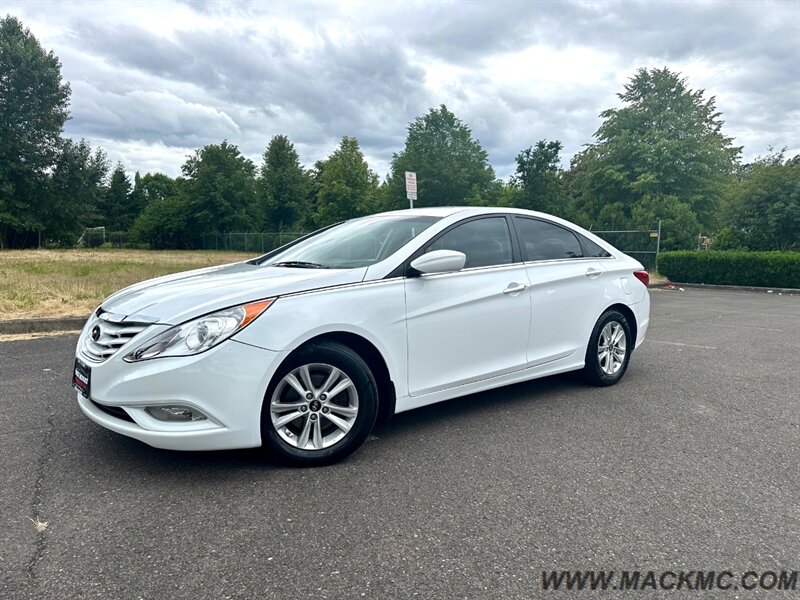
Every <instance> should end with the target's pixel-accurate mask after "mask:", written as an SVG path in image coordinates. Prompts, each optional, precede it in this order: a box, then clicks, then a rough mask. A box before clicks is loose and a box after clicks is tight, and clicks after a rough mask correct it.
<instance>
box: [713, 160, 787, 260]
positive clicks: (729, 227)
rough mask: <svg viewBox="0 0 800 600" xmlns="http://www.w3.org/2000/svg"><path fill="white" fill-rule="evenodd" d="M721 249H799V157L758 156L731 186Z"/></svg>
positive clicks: (717, 245)
mask: <svg viewBox="0 0 800 600" xmlns="http://www.w3.org/2000/svg"><path fill="white" fill-rule="evenodd" d="M724 213H725V216H726V220H727V223H726V227H725V228H724V229H723V231H722V232H721V235H720V236H719V238H720V239H718V240H715V242H718V243H717V244H715V246H716V247H720V248H721V249H726V248H730V249H737V248H741V247H744V248H748V249H750V250H800V155H797V156H795V157H794V158H792V159H790V160H785V156H784V152H783V151H781V152H776V153H773V154H770V155H768V156H766V157H761V158H759V159H758V160H756V161H755V162H754V163H752V164H750V165H747V166H746V167H744V168H743V169H742V175H741V178H740V179H739V180H737V181H736V183H734V184H732V185H731V187H730V195H729V197H728V199H727V202H726V206H725V211H724Z"/></svg>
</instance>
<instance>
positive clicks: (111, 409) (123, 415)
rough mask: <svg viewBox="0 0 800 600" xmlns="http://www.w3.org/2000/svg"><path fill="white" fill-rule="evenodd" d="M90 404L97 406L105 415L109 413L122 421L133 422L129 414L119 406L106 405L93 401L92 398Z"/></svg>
mask: <svg viewBox="0 0 800 600" xmlns="http://www.w3.org/2000/svg"><path fill="white" fill-rule="evenodd" d="M90 402H91V403H92V404H94V405H95V406H96V407H97V408H99V409H100V410H102V411H103V412H104V413H106V414H107V415H111V416H112V417H116V418H117V419H121V420H123V421H128V422H130V423H135V422H136V421H134V420H133V419H132V418H131V416H130V415H129V414H128V413H127V412H126V411H125V409H124V408H120V407H119V406H106V405H105V404H100V403H99V402H95V401H94V400H90Z"/></svg>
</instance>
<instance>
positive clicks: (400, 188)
mask: <svg viewBox="0 0 800 600" xmlns="http://www.w3.org/2000/svg"><path fill="white" fill-rule="evenodd" d="M406 171H413V172H415V173H416V174H417V190H418V191H417V194H418V197H417V200H416V201H415V202H414V206H419V207H422V206H447V205H461V204H465V203H466V202H467V199H468V198H470V199H471V200H472V202H473V203H481V198H485V197H487V196H491V195H492V193H493V192H495V191H496V190H495V188H494V187H493V186H494V181H495V177H494V170H493V169H492V167H491V165H490V164H489V156H488V154H486V151H485V150H484V149H483V148H482V147H481V145H480V142H478V141H477V140H475V139H473V137H472V131H471V130H470V128H469V127H467V126H466V125H465V124H464V123H462V121H461V120H460V119H459V118H458V117H456V116H455V115H454V114H453V113H452V112H450V111H449V110H448V109H447V107H446V106H445V105H441V106H440V107H439V108H438V109H433V108H432V109H430V111H428V114H426V115H424V116H422V117H418V118H417V119H416V120H414V122H412V123H411V124H410V125H409V126H408V137H407V138H406V144H405V147H404V148H403V150H402V151H400V152H399V153H397V154H395V155H394V157H393V159H392V169H391V173H390V175H389V178H388V180H387V184H388V187H389V194H388V202H389V206H388V208H392V209H399V208H406V207H407V206H408V200H407V199H406V190H405V172H406Z"/></svg>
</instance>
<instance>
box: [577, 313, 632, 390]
mask: <svg viewBox="0 0 800 600" xmlns="http://www.w3.org/2000/svg"><path fill="white" fill-rule="evenodd" d="M620 331H621V332H622V337H619V336H620V334H619V332H620ZM609 335H610V336H611V338H612V339H616V340H617V341H616V343H614V344H613V345H612V347H613V348H615V350H614V351H613V352H612V354H611V355H608V354H606V355H605V358H602V354H603V348H604V347H607V339H608V336H609ZM635 343H636V342H635V340H633V339H632V335H631V326H630V323H628V319H627V317H625V315H623V314H622V313H621V312H618V311H616V310H609V311H607V312H605V313H603V314H602V315H601V316H600V318H599V319H598V320H597V323H596V324H595V326H594V329H593V330H592V335H591V337H590V338H589V345H588V346H587V348H586V364H585V366H584V367H583V375H584V378H585V379H586V380H587V381H588V382H589V383H590V384H592V385H596V386H609V385H614V384H615V383H617V382H618V381H619V380H620V379H622V376H623V375H625V371H626V370H627V369H628V363H629V362H630V359H631V352H633V346H634V344H635ZM609 361H610V362H609Z"/></svg>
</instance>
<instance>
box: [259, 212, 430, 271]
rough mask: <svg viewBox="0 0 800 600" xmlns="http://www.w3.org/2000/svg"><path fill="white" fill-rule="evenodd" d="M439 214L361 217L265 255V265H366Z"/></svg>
mask: <svg viewBox="0 0 800 600" xmlns="http://www.w3.org/2000/svg"><path fill="white" fill-rule="evenodd" d="M438 220H439V217H428V216H421V215H420V216H417V215H415V216H408V217H405V216H404V217H399V216H395V217H393V216H380V217H377V216H376V217H363V218H361V219H355V220H353V221H347V222H345V223H341V224H340V225H336V226H334V227H331V228H330V229H326V230H324V231H322V232H320V233H318V234H316V235H313V236H311V237H310V238H308V239H306V240H303V241H302V242H298V243H297V244H295V245H294V246H292V247H290V248H287V249H286V250H284V251H283V252H278V253H277V254H274V255H272V256H268V257H267V259H266V260H265V261H264V264H266V265H267V266H279V267H280V266H283V267H301V268H302V267H305V268H326V269H355V268H358V267H368V266H370V265H374V264H375V263H377V262H380V261H382V260H383V259H385V258H388V257H389V256H391V255H392V254H394V253H395V252H397V250H399V249H400V248H402V247H403V246H404V245H405V244H407V243H408V242H409V241H411V240H412V239H413V238H414V237H416V236H417V235H419V234H420V233H421V232H423V231H425V230H426V229H427V228H428V227H430V226H431V225H432V224H433V223H435V222H436V221H438Z"/></svg>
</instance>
